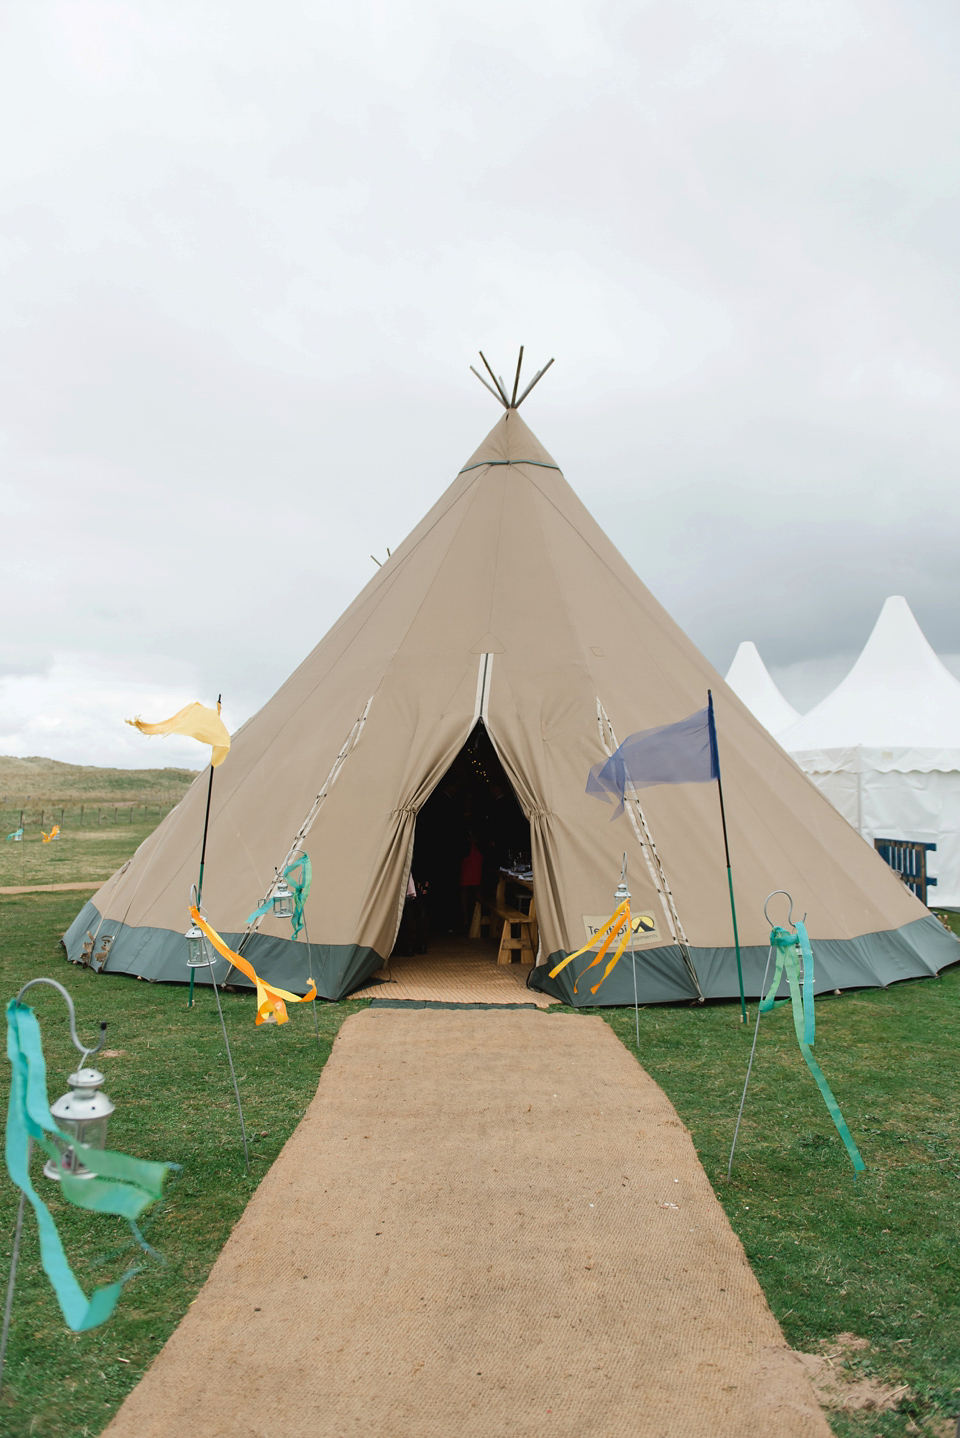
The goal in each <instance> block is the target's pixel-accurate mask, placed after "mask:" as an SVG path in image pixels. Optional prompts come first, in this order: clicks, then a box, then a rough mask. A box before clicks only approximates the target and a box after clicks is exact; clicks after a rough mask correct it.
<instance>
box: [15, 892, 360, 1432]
mask: <svg viewBox="0 0 960 1438" xmlns="http://www.w3.org/2000/svg"><path fill="white" fill-rule="evenodd" d="M81 897H82V896H78V895H76V894H35V895H25V896H21V897H18V898H9V897H8V898H0V935H2V938H0V992H2V994H3V995H4V1001H5V1002H6V1001H7V1000H8V999H9V998H12V997H13V996H14V995H15V994H16V992H17V991H18V989H19V988H20V986H21V985H22V984H23V983H25V982H26V981H27V979H30V978H34V977H36V976H37V975H40V974H44V975H47V976H49V977H51V978H55V979H58V980H59V981H60V982H61V983H63V984H65V985H66V986H67V987H68V988H69V990H70V992H71V993H72V995H73V997H74V1000H75V1003H76V1006H77V1017H78V1027H79V1030H80V1034H81V1037H85V1036H87V1035H90V1036H91V1037H92V1036H93V1035H95V1034H96V1032H97V1026H98V1024H99V1021H100V1019H106V1020H107V1023H108V1025H109V1027H108V1029H107V1044H106V1047H107V1048H108V1049H116V1050H120V1056H119V1057H116V1058H104V1059H102V1060H98V1062H100V1063H101V1066H102V1070H103V1073H104V1074H105V1083H104V1088H105V1090H106V1092H107V1093H108V1094H109V1095H110V1097H111V1098H112V1099H113V1101H114V1103H115V1104H116V1106H117V1110H116V1113H115V1114H114V1116H113V1118H112V1119H111V1121H110V1135H109V1143H110V1146H111V1147H112V1148H117V1149H120V1150H121V1151H123V1152H126V1153H131V1154H135V1155H137V1156H138V1157H142V1158H151V1159H166V1160H170V1161H172V1162H174V1163H179V1164H180V1165H182V1171H181V1172H180V1173H179V1174H177V1175H174V1176H173V1178H172V1180H171V1181H170V1182H169V1184H168V1189H167V1195H166V1197H165V1199H164V1200H163V1201H162V1203H161V1204H159V1205H158V1206H157V1207H156V1208H155V1209H154V1210H152V1217H148V1219H147V1223H146V1228H147V1237H148V1238H149V1241H150V1242H151V1243H152V1244H153V1245H154V1246H155V1247H156V1248H157V1249H159V1251H160V1252H161V1253H162V1254H163V1255H164V1256H165V1259H166V1262H165V1264H163V1265H160V1264H158V1263H155V1262H153V1261H152V1260H150V1259H146V1260H145V1266H144V1268H143V1271H142V1272H141V1273H140V1274H139V1275H138V1276H137V1277H136V1278H134V1279H133V1281H132V1282H131V1283H130V1285H129V1286H128V1288H127V1289H126V1291H125V1293H124V1295H123V1297H122V1298H121V1300H120V1303H119V1305H118V1308H117V1311H116V1313H115V1315H114V1317H113V1318H112V1319H111V1320H110V1321H109V1322H108V1323H106V1324H105V1325H104V1326H103V1327H101V1328H99V1329H96V1330H94V1331H93V1332H91V1333H86V1334H79V1335H74V1334H70V1333H69V1332H68V1331H67V1329H66V1328H65V1326H64V1323H63V1320H62V1318H61V1315H60V1311H59V1308H58V1307H57V1304H56V1300H55V1299H54V1297H53V1293H52V1290H51V1288H50V1285H49V1283H48V1282H47V1279H46V1278H45V1276H44V1275H43V1272H42V1270H41V1268H40V1265H39V1258H38V1252H37V1242H36V1223H35V1222H34V1220H33V1217H32V1215H31V1214H30V1213H29V1211H28V1215H27V1220H26V1223H25V1226H24V1238H23V1245H22V1249H21V1259H20V1272H19V1277H18V1281H17V1288H16V1301H15V1304H14V1313H13V1325H12V1329H11V1338H10V1346H9V1349H8V1354H7V1370H6V1373H5V1375H4V1382H3V1388H2V1390H0V1433H2V1434H3V1435H5V1438H21V1435H22V1438H93V1435H95V1434H98V1433H100V1432H101V1430H102V1429H103V1427H104V1426H105V1425H106V1423H107V1422H108V1420H109V1419H110V1417H111V1416H112V1414H113V1413H114V1412H115V1411H116V1409H117V1407H118V1406H119V1404H120V1403H121V1401H122V1400H123V1398H124V1396H125V1394H126V1393H127V1392H128V1391H129V1390H130V1389H131V1388H132V1387H133V1385H134V1384H135V1383H136V1382H137V1380H138V1378H139V1377H140V1376H141V1374H142V1373H143V1371H144V1369H145V1368H146V1367H147V1365H148V1364H149V1363H150V1362H151V1361H152V1359H153V1358H154V1356H155V1355H156V1353H157V1352H158V1351H159V1349H160V1348H161V1346H162V1345H163V1343H164V1342H165V1341H166V1339H167V1338H168V1337H169V1336H170V1334H171V1333H172V1332H173V1330H174V1328H175V1327H176V1325H177V1323H178V1322H179V1321H180V1319H181V1318H182V1317H183V1315H184V1313H185V1312H186V1309H187V1307H188V1306H189V1304H190V1302H191V1301H192V1299H193V1298H194V1297H195V1296H196V1294H197V1292H198V1290H199V1288H200V1286H201V1284H202V1283H203V1281H204V1279H205V1278H206V1276H207V1274H208V1272H209V1271H210V1268H211V1266H212V1264H213V1262H214V1260H215V1258H216V1256H217V1254H218V1253H219V1251H220V1249H221V1247H222V1246H223V1244H224V1242H225V1240H226V1238H227V1236H228V1234H229V1233H230V1229H231V1228H232V1226H233V1224H234V1223H235V1222H236V1220H237V1219H238V1218H239V1216H240V1214H241V1213H242V1211H243V1209H244V1207H245V1205H246V1203H247V1201H248V1200H249V1198H250V1195H251V1194H252V1193H253V1191H254V1189H255V1188H256V1186H257V1183H258V1182H259V1180H260V1179H261V1178H262V1177H263V1175H264V1174H265V1173H266V1171H267V1169H268V1168H269V1166H270V1164H271V1163H272V1162H273V1160H274V1159H275V1158H276V1156H277V1154H278V1153H279V1151H280V1148H281V1146H282V1145H283V1143H284V1142H285V1140H286V1139H287V1138H288V1137H289V1135H290V1133H291V1132H292V1131H293V1129H294V1127H295V1126H296V1124H297V1122H298V1121H299V1119H300V1117H301V1116H302V1114H303V1113H304V1110H305V1109H306V1107H307V1105H308V1104H309V1102H310V1100H311V1099H312V1098H313V1096H314V1093H315V1092H316V1087H317V1079H318V1077H319V1073H320V1070H321V1068H322V1067H323V1064H324V1062H325V1061H326V1059H327V1056H328V1055H329V1052H330V1048H331V1044H332V1042H333V1039H334V1037H335V1036H336V1033H337V1030H338V1029H339V1027H340V1025H341V1023H342V1022H343V1020H344V1019H345V1018H346V1017H347V1016H348V1015H349V1014H351V1013H354V1012H356V1011H357V1010H358V1009H360V1008H363V1007H365V1004H363V1003H360V1002H355V1003H342V1004H329V1005H328V1004H321V1005H318V1008H317V1015H318V1020H319V1025H320V1044H319V1046H318V1044H317V1040H316V1038H315V1036H314V1026H313V1017H312V1013H311V1011H310V1010H309V1009H308V1008H304V1009H302V1010H297V1009H293V1010H291V1018H290V1022H289V1023H288V1024H285V1025H284V1026H283V1027H279V1028H277V1027H274V1026H273V1025H270V1026H264V1027H262V1028H260V1029H256V1028H255V1027H254V1022H253V1021H254V1015H255V1011H256V1010H255V1000H254V996H253V995H252V994H244V993H236V994H224V996H223V1004H224V1011H225V1017H226V1022H227V1028H228V1031H229V1034H230V1042H231V1046H232V1048H233V1053H234V1062H235V1064H236V1067H237V1075H238V1077H239V1080H240V1089H241V1094H242V1097H243V1103H244V1113H245V1117H246V1120H247V1129H248V1133H250V1134H252V1135H253V1141H252V1145H251V1167H252V1177H251V1178H247V1176H246V1174H245V1172H244V1166H243V1153H242V1148H241V1144H240V1133H239V1123H238V1119H237V1111H236V1104H235V1102H234V1098H233V1091H232V1088H231V1086H230V1078H229V1073H228V1070H227V1064H226V1058H225V1055H224V1049H223V1038H222V1034H221V1030H220V1024H219V1020H218V1017H217V1011H216V1006H215V1003H214V999H213V995H212V994H211V993H210V991H209V990H208V989H203V990H201V991H200V992H198V995H197V1003H196V1007H195V1008H194V1009H193V1010H192V1011H190V1010H188V1009H187V1008H186V990H185V989H184V988H182V987H179V986H164V985H160V984H147V983H143V982H140V981H138V980H136V979H132V978H125V977H120V976H116V975H114V976H110V977H105V976H98V975H95V974H93V973H92V972H90V971H89V970H84V969H78V968H74V967H72V966H70V965H68V964H66V963H65V962H64V959H63V951H62V949H60V947H59V943H58V939H59V935H60V934H61V933H62V932H63V930H64V929H65V928H66V927H67V925H68V924H69V923H70V921H71V919H72V918H73V917H74V915H75V913H76V911H77V908H78V905H79V899H80V898H81ZM29 1001H30V1003H31V1005H32V1006H33V1007H34V1008H35V1009H36V1011H37V1013H38V1014H39V1016H40V1023H41V1029H42V1032H43V1038H44V1050H45V1053H46V1059H47V1071H48V1076H49V1089H50V1098H51V1100H53V1099H55V1098H57V1097H58V1096H59V1095H60V1094H61V1093H62V1092H64V1090H65V1087H66V1082H65V1080H66V1076H67V1074H69V1073H70V1072H72V1071H73V1069H74V1067H75V1065H76V1061H77V1058H78V1055H77V1052H76V1050H75V1049H74V1048H73V1046H72V1044H71V1043H70V1038H69V1032H68V1029H67V1024H66V1009H65V1006H64V1004H63V1000H62V999H61V998H60V996H59V995H58V994H56V993H55V992H54V991H53V990H49V991H47V992H43V991H42V990H40V991H39V992H38V990H32V991H31V994H30V996H29ZM4 1067H6V1065H4ZM2 1088H3V1090H4V1091H5V1090H6V1076H5V1075H4V1081H3V1085H2ZM3 1102H4V1103H5V1097H4V1098H3ZM39 1168H40V1164H39V1159H35V1160H34V1170H33V1171H34V1173H35V1174H36V1173H37V1172H38V1171H39ZM35 1181H36V1182H37V1184H38V1186H40V1187H41V1188H42V1191H43V1194H44V1196H45V1198H47V1199H48V1201H49V1203H50V1207H51V1210H52V1211H53V1212H54V1214H55V1217H56V1220H57V1223H58V1225H59V1227H60V1229H61V1233H62V1235H63V1238H64V1242H65V1245H66V1248H67V1252H68V1256H69V1258H70V1260H71V1262H72V1263H73V1266H74V1271H75V1273H76V1275H77V1277H78V1279H79V1280H80V1282H81V1284H82V1285H83V1287H84V1289H85V1291H86V1292H87V1293H88V1294H89V1292H90V1290H91V1289H92V1288H94V1287H99V1286H100V1285H102V1284H104V1283H108V1282H112V1281H113V1280H114V1279H116V1278H117V1277H119V1276H120V1275H121V1274H123V1273H124V1272H125V1271H126V1269H127V1267H128V1265H129V1264H130V1263H131V1261H136V1257H137V1250H136V1249H135V1248H134V1247H133V1246H132V1245H131V1242H130V1233H129V1229H128V1228H127V1226H126V1224H124V1223H123V1222H122V1221H121V1220H119V1219H114V1218H110V1217H99V1216H93V1215H90V1214H85V1213H82V1212H80V1211H79V1210H77V1209H73V1208H70V1207H69V1206H68V1205H67V1204H65V1203H64V1202H63V1200H62V1199H60V1197H59V1195H58V1194H57V1191H56V1189H55V1186H54V1185H53V1184H51V1183H49V1182H48V1181H47V1180H46V1179H42V1178H35ZM17 1197H18V1195H17V1191H16V1190H15V1189H14V1188H13V1186H12V1184H10V1182H9V1181H8V1180H7V1179H6V1177H5V1175H4V1179H3V1181H2V1182H0V1286H2V1289H3V1290H5V1286H6V1277H7V1273H8V1271H9V1262H10V1249H11V1240H12V1235H13V1228H14V1223H15V1218H16V1201H17ZM121 1360H126V1361H121ZM200 1360H201V1355H199V1354H198V1362H199V1361H200Z"/></svg>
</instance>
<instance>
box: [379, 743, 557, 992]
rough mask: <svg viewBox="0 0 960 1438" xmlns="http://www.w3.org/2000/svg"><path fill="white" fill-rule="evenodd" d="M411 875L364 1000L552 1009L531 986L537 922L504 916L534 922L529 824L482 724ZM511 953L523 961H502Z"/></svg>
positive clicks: (421, 837)
mask: <svg viewBox="0 0 960 1438" xmlns="http://www.w3.org/2000/svg"><path fill="white" fill-rule="evenodd" d="M504 871H510V873H509V875H505V872H504ZM513 876H519V877H513ZM410 877H411V883H410V885H409V886H408V891H407V897H406V899H405V901H404V914H403V919H402V921H401V924H400V931H399V933H398V934H397V940H396V943H395V944H394V948H393V953H392V954H391V956H390V959H389V960H388V962H387V964H386V965H385V967H384V968H383V969H382V970H380V972H379V974H378V975H377V977H376V979H375V980H374V982H373V983H372V984H370V985H369V986H368V987H366V988H363V989H360V990H359V991H358V993H357V996H358V997H370V998H376V999H379V1000H387V1001H388V1002H389V1001H399V1002H441V1003H492V1004H517V1003H520V1004H530V1003H535V1004H536V1005H537V1006H538V1007H546V1006H547V1004H548V1003H550V1002H551V1000H550V999H549V998H548V997H547V996H546V995H544V994H541V993H539V992H537V991H536V990H533V989H527V987H526V979H527V975H528V974H529V972H530V967H531V965H532V962H533V958H534V953H533V951H532V949H531V948H530V941H529V934H530V932H531V928H532V925H531V924H530V923H529V922H527V923H526V924H523V923H518V922H515V923H512V924H511V923H510V921H509V920H505V919H504V918H503V917H502V915H503V914H504V913H505V912H506V913H517V914H519V913H521V912H522V913H523V914H524V917H526V916H527V912H528V911H529V910H530V909H531V908H532V905H533V884H532V877H531V873H530V825H529V823H528V822H527V819H526V818H525V816H524V813H523V810H522V809H521V808H520V805H519V803H518V802H517V797H516V795H515V794H514V792H513V789H512V787H511V785H510V781H509V779H508V777H507V775H506V772H505V771H504V768H503V765H502V764H501V763H500V760H499V759H498V757H497V753H496V750H495V749H494V747H493V744H492V743H491V742H490V737H489V735H488V734H487V732H486V729H485V728H484V727H483V724H482V723H479V724H477V725H476V727H475V728H474V730H473V731H472V733H471V734H470V737H469V739H468V740H467V742H466V743H465V744H464V746H463V748H462V749H461V750H460V752H459V754H458V755H457V757H456V758H455V759H454V761H453V763H452V764H451V765H450V768H449V769H448V770H447V772H446V774H444V776H443V778H442V779H441V781H440V783H439V784H438V785H437V787H436V789H435V790H434V792H433V793H432V794H431V796H430V798H429V799H428V800H427V802H426V803H425V804H424V806H423V808H422V809H421V811H420V813H419V815H418V817H417V825H416V831H415V839H414V848H413V861H412V864H411V867H410ZM504 924H506V926H507V927H506V931H505V932H506V937H507V939H508V940H511V939H512V940H513V942H514V945H515V948H514V950H513V951H511V952H509V954H508V948H507V946H506V945H504V946H503V948H501V940H502V938H503V935H504ZM524 934H526V935H527V936H528V937H527V939H526V941H525V943H524V947H523V948H522V949H521V947H520V944H521V939H522V938H523V935H524ZM515 935H516V936H517V937H515V938H514V936H515ZM507 956H509V958H510V959H511V960H515V959H519V960H520V962H519V963H517V962H507V963H505V962H503V959H504V958H505V957H507ZM498 958H499V959H500V960H501V961H500V962H498Z"/></svg>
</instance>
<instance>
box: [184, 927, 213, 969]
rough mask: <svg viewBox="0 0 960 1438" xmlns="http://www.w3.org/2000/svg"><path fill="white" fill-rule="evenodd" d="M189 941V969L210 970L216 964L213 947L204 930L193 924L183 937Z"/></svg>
mask: <svg viewBox="0 0 960 1438" xmlns="http://www.w3.org/2000/svg"><path fill="white" fill-rule="evenodd" d="M183 937H184V938H185V939H186V941H187V968H188V969H209V968H212V967H213V965H214V964H215V963H216V957H215V955H214V952H213V945H212V944H211V943H210V940H209V939H208V938H207V936H206V934H205V933H204V932H203V930H202V929H200V928H198V927H197V925H196V924H191V925H190V927H189V929H188V930H187V932H186V933H185V934H184V936H183Z"/></svg>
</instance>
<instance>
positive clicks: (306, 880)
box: [247, 854, 313, 938]
mask: <svg viewBox="0 0 960 1438" xmlns="http://www.w3.org/2000/svg"><path fill="white" fill-rule="evenodd" d="M280 877H281V878H282V879H286V881H287V883H288V884H289V885H290V888H291V889H292V891H293V914H292V915H291V917H290V922H291V924H292V925H293V937H294V938H296V937H297V935H298V934H299V933H300V930H301V929H302V928H303V909H304V905H305V904H306V902H307V899H308V898H309V897H310V885H311V883H312V882H313V866H312V864H311V863H310V859H309V856H308V855H306V854H302V855H301V857H300V858H299V859H294V861H293V863H292V864H288V865H287V867H286V868H285V869H284V871H283V873H282V874H281V876H280ZM272 908H273V895H272V894H271V895H270V898H269V899H264V901H263V903H262V904H261V905H260V907H259V909H254V911H253V913H252V914H248V916H247V923H248V924H252V923H253V921H254V919H259V918H260V917H261V916H262V915H263V914H269V913H270V911H271V910H272Z"/></svg>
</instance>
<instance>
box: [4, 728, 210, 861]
mask: <svg viewBox="0 0 960 1438" xmlns="http://www.w3.org/2000/svg"><path fill="white" fill-rule="evenodd" d="M196 777H197V776H196V774H195V773H193V771H192V770H189V769H101V768H97V767H95V766H93V765H82V764H61V763H59V762H58V761H57V760H55V759H39V758H35V759H13V758H10V757H9V756H0V888H9V887H11V886H13V885H24V884H31V885H33V884H67V883H79V882H82V881H84V880H90V881H93V880H103V879H109V877H110V875H111V874H112V873H113V872H114V870H115V869H118V868H119V867H120V865H121V864H122V863H123V862H124V861H125V860H126V859H129V857H130V855H131V854H132V853H133V851H134V850H135V849H136V847H137V845H138V844H141V843H142V842H143V840H144V839H145V838H146V837H147V835H148V834H151V833H152V832H153V830H154V829H155V828H156V826H157V824H158V822H159V820H160V819H161V818H163V817H165V816H166V815H167V814H169V812H170V810H171V809H172V808H173V807H174V805H175V804H177V803H179V801H180V800H181V799H182V798H183V796H184V794H185V793H186V792H187V789H188V788H189V787H190V785H191V784H192V783H193V781H194V779H195V778H196ZM21 817H22V820H23V829H24V836H23V839H22V840H20V841H18V842H14V841H13V840H12V839H11V840H8V839H7V838H6V835H7V834H11V833H14V832H15V831H16V830H17V829H18V828H19V827H20V822H21ZM54 824H57V825H59V826H60V833H59V834H58V836H57V838H56V839H54V840H53V841H52V842H51V843H48V844H45V843H44V842H43V834H44V832H46V833H48V834H49V833H50V831H51V830H52V828H53V826H54Z"/></svg>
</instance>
